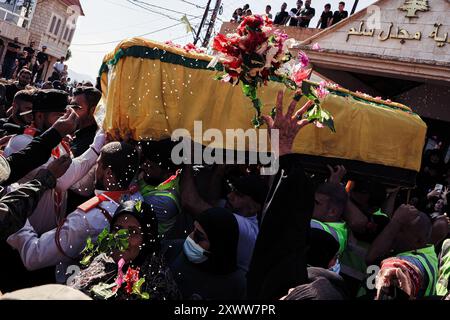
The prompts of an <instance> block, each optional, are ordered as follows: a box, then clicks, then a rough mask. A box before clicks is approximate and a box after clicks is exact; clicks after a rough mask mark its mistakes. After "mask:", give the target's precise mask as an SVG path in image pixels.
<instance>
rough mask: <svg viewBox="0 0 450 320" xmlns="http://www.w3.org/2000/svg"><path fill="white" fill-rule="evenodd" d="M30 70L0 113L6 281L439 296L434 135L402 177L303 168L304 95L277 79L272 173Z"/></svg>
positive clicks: (1, 250) (137, 293)
mask: <svg viewBox="0 0 450 320" xmlns="http://www.w3.org/2000/svg"><path fill="white" fill-rule="evenodd" d="M25 75H27V77H26V81H25ZM31 79H32V74H30V71H29V70H26V69H24V70H22V71H21V72H20V74H19V85H20V87H18V89H19V90H18V91H17V92H16V93H15V94H14V95H13V98H12V99H11V102H10V103H11V104H6V108H7V109H5V110H6V111H5V114H6V116H7V117H5V118H4V119H2V120H1V133H0V134H1V137H0V139H1V145H2V147H1V148H2V156H1V157H0V182H1V186H2V188H1V190H2V191H1V192H2V194H1V198H0V241H1V243H0V256H1V258H0V259H1V261H2V263H1V264H0V269H1V274H2V275H3V276H2V277H1V279H0V291H2V292H3V293H8V292H14V291H15V290H18V289H23V288H41V287H39V286H40V285H44V284H55V283H57V284H61V285H64V286H65V287H66V288H70V289H72V290H77V292H81V293H83V294H84V295H85V296H88V297H91V298H93V299H117V300H124V299H154V300H178V299H186V300H202V299H203V300H217V299H234V300H235V299H271V300H274V299H283V300H315V299H333V300H344V299H356V298H358V299H374V298H377V299H403V298H404V299H424V298H428V299H429V298H437V299H444V298H445V297H446V296H448V295H449V292H448V289H449V284H448V277H449V274H450V265H449V261H450V259H449V258H450V240H447V238H448V237H449V221H448V218H447V216H446V213H447V212H448V208H449V206H448V200H449V187H450V169H449V168H450V167H449V161H448V160H449V159H448V158H447V157H446V155H445V154H443V152H444V151H443V150H440V149H439V148H441V147H442V144H440V143H432V141H434V140H433V139H434V138H430V139H431V140H430V141H431V142H429V143H428V144H427V147H426V152H425V154H424V161H423V169H422V170H421V172H420V174H419V176H418V180H417V181H418V184H417V187H416V188H415V189H414V190H413V191H412V192H411V191H407V190H401V189H400V188H398V187H397V188H395V187H392V186H385V185H381V184H379V183H376V182H374V181H370V180H369V179H360V180H357V181H353V180H352V181H349V180H348V178H347V177H346V168H344V167H343V166H337V167H334V168H332V167H330V168H329V170H330V174H329V175H328V176H326V177H321V176H319V175H312V174H311V173H307V172H305V170H304V169H303V167H302V165H301V160H300V157H299V156H298V155H296V154H294V153H293V152H292V145H293V141H294V139H295V138H296V137H297V136H298V135H301V134H302V129H303V127H305V126H306V125H308V124H309V123H308V122H307V121H306V120H302V121H299V120H298V119H299V118H298V116H299V115H300V116H301V115H302V113H303V112H305V110H306V109H305V108H301V109H299V111H297V112H295V109H296V105H297V102H296V101H292V103H291V104H290V107H289V109H288V110H287V113H283V108H282V105H283V93H282V92H281V93H279V95H278V97H276V101H277V103H276V105H277V112H276V116H275V118H274V119H272V118H271V117H266V119H265V121H266V123H267V125H268V126H269V128H273V129H279V130H280V135H279V136H280V154H279V157H278V160H277V161H278V162H279V171H278V173H277V174H275V175H274V176H261V175H260V174H259V168H258V167H257V166H253V165H252V166H249V165H204V166H191V165H182V166H177V165H175V164H174V163H173V162H172V160H171V150H172V148H173V147H174V145H175V143H176V142H173V141H170V139H169V140H162V141H134V140H133V139H132V137H131V136H129V135H126V136H125V137H124V136H123V135H120V134H119V133H117V132H112V133H108V134H105V133H104V132H103V130H102V129H101V128H99V124H98V123H97V121H96V118H95V117H94V114H95V111H96V108H98V105H99V102H100V100H101V95H102V93H101V87H97V88H94V87H93V86H79V87H77V88H76V89H75V90H74V91H73V92H71V93H68V92H66V91H63V90H58V89H54V88H52V89H40V88H32V89H27V88H26V86H27V85H29V84H30V83H31ZM8 101H9V100H7V102H8ZM294 113H295V114H294ZM373 266H376V267H377V268H378V269H377V270H378V272H377V273H376V274H375V278H373V279H372V280H374V281H373V283H372V282H371V276H373V272H372V271H370V272H369V271H368V270H372V269H371V267H373ZM124 268H128V269H124ZM77 270H78V271H77ZM123 270H128V271H126V273H125V272H124V271H123ZM125 283H126V286H125V287H124V286H123V284H125ZM137 284H138V285H137ZM12 294H14V293H12ZM5 297H8V294H6V295H5Z"/></svg>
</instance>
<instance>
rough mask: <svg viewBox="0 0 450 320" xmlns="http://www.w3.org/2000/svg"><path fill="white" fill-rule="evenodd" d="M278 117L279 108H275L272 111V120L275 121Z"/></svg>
mask: <svg viewBox="0 0 450 320" xmlns="http://www.w3.org/2000/svg"><path fill="white" fill-rule="evenodd" d="M276 116H277V108H276V107H273V108H272V110H271V111H270V117H271V118H272V119H275V117H276Z"/></svg>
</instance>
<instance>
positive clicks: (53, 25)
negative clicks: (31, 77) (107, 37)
mask: <svg viewBox="0 0 450 320" xmlns="http://www.w3.org/2000/svg"><path fill="white" fill-rule="evenodd" d="M83 15H84V13H83V9H82V7H81V4H80V1H79V0H0V39H1V40H2V41H0V62H1V61H3V57H4V55H5V52H6V46H7V44H8V42H11V41H14V38H16V37H17V38H18V41H19V45H20V46H21V47H25V46H28V45H29V44H30V42H35V47H34V48H35V49H36V50H38V51H39V50H41V48H42V47H43V46H46V47H47V54H48V55H49V57H50V59H51V61H50V63H48V65H47V66H46V70H45V74H44V79H46V78H47V77H48V75H49V74H50V73H51V71H52V68H51V66H52V65H53V64H54V63H55V62H56V60H57V59H59V58H60V57H63V56H64V57H65V56H66V54H67V51H68V49H69V46H70V44H71V42H72V38H73V35H74V33H75V30H76V23H77V20H78V17H79V16H83Z"/></svg>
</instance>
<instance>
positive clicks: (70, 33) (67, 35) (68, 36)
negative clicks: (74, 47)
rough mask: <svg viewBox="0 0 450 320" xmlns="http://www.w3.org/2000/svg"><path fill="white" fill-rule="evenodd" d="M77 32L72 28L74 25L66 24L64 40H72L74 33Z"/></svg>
mask: <svg viewBox="0 0 450 320" xmlns="http://www.w3.org/2000/svg"><path fill="white" fill-rule="evenodd" d="M74 33H75V28H72V26H69V25H68V26H66V28H65V29H64V34H63V37H62V40H63V41H65V42H71V41H72V38H73V34H74Z"/></svg>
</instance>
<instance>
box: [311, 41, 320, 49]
mask: <svg viewBox="0 0 450 320" xmlns="http://www.w3.org/2000/svg"><path fill="white" fill-rule="evenodd" d="M312 49H313V50H315V51H319V50H320V46H319V44H318V43H317V42H316V43H314V44H313V46H312Z"/></svg>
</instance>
